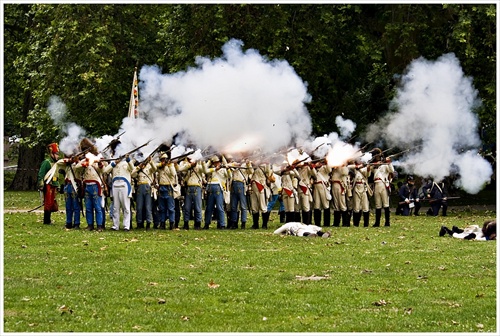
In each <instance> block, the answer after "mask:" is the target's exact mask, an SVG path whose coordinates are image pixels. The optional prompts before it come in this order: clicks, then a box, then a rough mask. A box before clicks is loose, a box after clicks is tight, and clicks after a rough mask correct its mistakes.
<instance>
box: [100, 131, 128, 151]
mask: <svg viewBox="0 0 500 336" xmlns="http://www.w3.org/2000/svg"><path fill="white" fill-rule="evenodd" d="M125 132H126V131H123V132H122V133H120V134H118V136H117V137H116V138H114V139H113V140H111V141H110V142H109V144H108V145H107V146H106V147H104V149H103V150H102V151H101V152H105V151H107V150H108V149H109V148H110V147H111V146H112V145H114V144H115V143H117V142H120V137H121V136H122V135H123V134H124V133H125Z"/></svg>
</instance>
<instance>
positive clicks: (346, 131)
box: [335, 115, 356, 139]
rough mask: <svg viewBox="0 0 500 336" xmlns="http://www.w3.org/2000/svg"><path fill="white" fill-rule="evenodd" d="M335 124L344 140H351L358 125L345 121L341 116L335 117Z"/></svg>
mask: <svg viewBox="0 0 500 336" xmlns="http://www.w3.org/2000/svg"><path fill="white" fill-rule="evenodd" d="M335 124H336V125H337V127H338V128H339V131H340V137H341V138H342V139H347V138H349V137H350V136H351V134H352V133H353V132H354V130H355V129H356V124H355V123H354V122H353V121H352V120H349V119H344V118H342V116H340V115H338V116H337V117H335Z"/></svg>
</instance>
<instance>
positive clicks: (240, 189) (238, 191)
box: [230, 181, 248, 223]
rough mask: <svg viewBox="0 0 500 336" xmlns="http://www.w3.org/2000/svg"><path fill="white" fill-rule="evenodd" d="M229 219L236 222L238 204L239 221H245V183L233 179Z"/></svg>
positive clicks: (246, 208)
mask: <svg viewBox="0 0 500 336" xmlns="http://www.w3.org/2000/svg"><path fill="white" fill-rule="evenodd" d="M230 204H231V221H233V222H234V223H237V222H238V204H239V205H240V207H241V222H242V223H246V221H247V211H248V207H247V197H246V195H245V183H244V182H238V181H233V183H232V184H231V203H230Z"/></svg>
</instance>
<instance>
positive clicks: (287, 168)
mask: <svg viewBox="0 0 500 336" xmlns="http://www.w3.org/2000/svg"><path fill="white" fill-rule="evenodd" d="M308 159H310V157H306V158H304V159H302V160H300V161H297V162H295V163H292V164H289V165H288V166H286V167H285V168H283V169H282V170H291V169H295V167H296V166H297V165H298V164H300V163H302V162H304V161H306V160H308Z"/></svg>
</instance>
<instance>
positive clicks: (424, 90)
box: [366, 53, 492, 194]
mask: <svg viewBox="0 0 500 336" xmlns="http://www.w3.org/2000/svg"><path fill="white" fill-rule="evenodd" d="M480 104H481V101H480V99H479V98H478V92H477V90H475V89H474V87H473V85H472V79H471V78H470V77H467V76H465V75H464V73H463V71H462V68H461V67H460V64H459V61H458V59H457V58H456V56H455V55H454V54H453V53H449V54H446V55H443V56H441V57H439V58H438V59H437V60H436V61H429V60H426V59H424V58H422V57H421V58H419V59H416V60H415V61H413V62H412V63H411V64H410V65H409V66H408V68H407V71H406V73H405V74H404V75H403V76H401V86H400V87H399V88H398V90H397V94H396V97H395V98H394V99H393V101H392V102H391V109H392V110H395V111H396V112H393V113H389V114H388V115H387V116H385V117H384V118H382V119H381V120H380V121H379V122H378V123H376V124H374V125H372V126H371V127H370V128H369V129H368V132H367V135H366V139H367V140H368V141H375V140H378V139H380V138H382V139H383V140H384V141H385V142H386V143H387V144H388V146H389V147H392V146H396V147H398V148H412V150H411V151H409V152H408V154H407V155H405V156H403V157H401V158H400V160H399V165H400V166H401V167H402V169H403V170H404V171H406V172H408V173H412V174H416V175H420V176H423V177H430V178H432V179H434V180H435V181H440V180H442V179H443V178H444V177H446V176H449V175H452V174H456V175H457V176H458V180H457V182H456V185H457V186H458V187H461V188H463V189H464V190H465V191H466V192H468V193H471V194H476V193H477V192H479V191H480V190H481V189H482V187H483V186H484V184H485V183H486V182H488V181H489V179H490V176H491V174H492V168H491V166H490V165H489V163H488V162H487V161H486V160H484V159H483V158H482V157H481V156H480V155H479V154H478V148H479V146H480V145H481V141H480V139H479V136H478V132H477V130H478V118H477V116H476V114H475V113H474V112H473V111H474V109H476V108H477V107H478V106H479V105H480Z"/></svg>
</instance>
